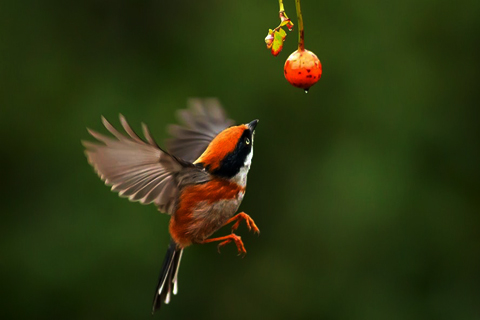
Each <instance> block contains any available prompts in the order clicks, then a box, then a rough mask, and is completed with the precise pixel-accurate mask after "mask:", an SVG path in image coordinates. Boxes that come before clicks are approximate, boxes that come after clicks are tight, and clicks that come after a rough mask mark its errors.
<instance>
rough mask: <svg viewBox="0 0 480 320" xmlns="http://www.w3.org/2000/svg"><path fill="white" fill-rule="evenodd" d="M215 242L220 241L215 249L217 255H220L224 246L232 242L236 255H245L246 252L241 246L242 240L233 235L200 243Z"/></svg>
mask: <svg viewBox="0 0 480 320" xmlns="http://www.w3.org/2000/svg"><path fill="white" fill-rule="evenodd" d="M215 241H222V242H220V243H219V244H218V247H217V248H218V252H219V253H220V248H221V247H223V246H224V245H226V244H229V243H230V242H232V241H234V242H235V244H236V245H237V250H238V255H241V254H243V255H245V254H246V253H247V250H245V247H244V245H243V242H242V238H240V236H237V235H236V234H234V233H232V234H229V235H228V236H224V237H218V238H213V239H205V240H203V241H202V242H201V243H209V242H215Z"/></svg>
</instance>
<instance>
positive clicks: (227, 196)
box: [170, 179, 245, 245]
mask: <svg viewBox="0 0 480 320" xmlns="http://www.w3.org/2000/svg"><path fill="white" fill-rule="evenodd" d="M244 195H245V187H243V186H240V185H238V184H237V183H235V182H232V181H229V180H226V179H215V180H211V181H209V182H206V183H203V184H198V185H191V186H187V187H185V188H184V189H183V191H182V192H181V194H180V197H179V201H178V206H177V210H176V212H175V214H174V215H173V216H172V219H171V220H170V233H171V235H172V237H173V238H174V240H175V241H176V242H177V243H179V244H181V243H185V244H186V245H189V244H190V243H192V242H201V241H202V240H204V239H206V238H208V237H209V236H210V235H211V234H212V233H214V232H215V231H217V230H218V229H219V228H221V227H222V226H223V225H224V224H225V222H226V221H227V220H228V219H229V218H231V217H232V216H233V215H234V214H235V212H236V211H237V209H238V207H239V206H240V203H241V202H242V200H243V197H244Z"/></svg>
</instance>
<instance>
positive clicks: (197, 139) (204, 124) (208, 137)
mask: <svg viewBox="0 0 480 320" xmlns="http://www.w3.org/2000/svg"><path fill="white" fill-rule="evenodd" d="M178 118H179V120H180V121H181V122H182V124H183V125H182V126H178V125H171V126H169V128H168V132H169V134H170V135H171V137H172V138H171V139H169V140H167V147H168V150H169V151H170V152H171V153H172V154H173V155H175V156H177V157H180V158H182V159H185V160H187V161H190V162H193V161H195V160H196V159H197V158H198V157H199V156H200V155H201V154H202V153H203V152H204V151H205V149H207V147H208V145H209V144H210V142H211V141H212V140H213V139H214V138H215V137H216V136H217V135H218V134H219V133H220V132H222V131H223V130H224V129H226V128H228V127H229V126H231V125H232V124H233V121H232V120H231V119H227V117H226V115H225V112H224V110H223V109H222V107H221V106H220V103H219V102H218V100H217V99H192V100H190V101H189V108H188V109H186V110H180V111H179V112H178Z"/></svg>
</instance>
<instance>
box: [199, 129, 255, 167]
mask: <svg viewBox="0 0 480 320" xmlns="http://www.w3.org/2000/svg"><path fill="white" fill-rule="evenodd" d="M246 129H248V126H247V125H245V124H242V125H239V126H234V127H230V128H227V129H225V130H223V131H222V132H220V133H219V134H218V135H217V136H216V137H215V139H213V140H212V142H210V144H209V145H208V147H207V149H206V150H205V151H204V152H203V153H202V155H201V156H200V157H199V158H198V159H197V160H196V161H195V162H194V163H195V164H197V163H203V165H204V166H205V167H206V166H209V170H216V169H218V167H220V162H221V161H222V160H223V159H224V158H225V157H226V156H227V154H229V153H230V152H233V150H235V147H236V145H237V142H238V140H239V139H240V137H241V136H242V134H243V132H244V131H245V130H246Z"/></svg>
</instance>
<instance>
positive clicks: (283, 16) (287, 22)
mask: <svg viewBox="0 0 480 320" xmlns="http://www.w3.org/2000/svg"><path fill="white" fill-rule="evenodd" d="M280 20H281V21H282V22H281V23H280V27H284V26H286V27H287V28H288V31H292V30H293V22H292V21H291V20H290V19H289V18H288V17H287V14H286V13H285V11H280Z"/></svg>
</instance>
